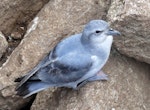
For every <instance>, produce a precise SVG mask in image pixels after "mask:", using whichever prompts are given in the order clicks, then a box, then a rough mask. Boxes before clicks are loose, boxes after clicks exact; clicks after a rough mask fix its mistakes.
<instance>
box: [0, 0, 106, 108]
mask: <svg viewBox="0 0 150 110" xmlns="http://www.w3.org/2000/svg"><path fill="white" fill-rule="evenodd" d="M107 6H108V1H105V2H101V1H100V0H99V1H93V0H82V2H81V1H80V0H76V1H70V0H65V2H64V1H60V0H52V1H50V2H49V3H48V4H47V5H46V6H45V7H44V8H43V9H42V10H41V11H40V12H39V14H38V15H37V16H36V17H35V18H34V20H33V21H32V22H31V24H29V26H28V30H27V32H26V35H25V36H24V39H23V40H22V41H21V43H20V44H19V45H18V47H17V48H16V49H15V50H14V51H13V52H12V54H11V55H10V57H9V58H8V60H7V61H6V63H4V64H3V66H2V67H1V68H0V102H1V103H0V107H1V108H3V110H5V109H13V110H17V109H18V107H20V108H22V107H23V106H24V104H25V102H28V101H30V100H31V99H29V98H27V99H21V98H20V97H18V96H16V95H15V92H14V89H15V85H16V84H15V83H14V79H15V78H17V77H20V76H23V75H24V74H26V73H27V72H28V71H30V70H31V69H32V68H33V67H34V66H35V65H36V64H37V63H38V62H39V61H40V60H41V59H42V58H43V57H44V56H45V55H46V54H47V53H48V52H49V51H50V50H51V49H52V47H54V45H55V44H56V43H57V42H58V41H60V39H62V38H63V37H66V36H68V35H70V34H74V33H77V32H81V30H82V27H83V26H84V24H86V23H87V22H88V21H90V20H91V19H101V18H106V11H107V8H108V7H107ZM8 97H9V98H8ZM3 98H4V99H6V100H3ZM8 102H9V104H8ZM14 102H15V104H14Z"/></svg>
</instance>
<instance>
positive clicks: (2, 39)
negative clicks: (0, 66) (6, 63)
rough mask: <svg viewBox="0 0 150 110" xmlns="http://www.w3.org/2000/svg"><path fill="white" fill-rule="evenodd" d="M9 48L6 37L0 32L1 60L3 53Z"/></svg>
mask: <svg viewBox="0 0 150 110" xmlns="http://www.w3.org/2000/svg"><path fill="white" fill-rule="evenodd" d="M7 47H8V43H7V41H6V39H5V37H4V35H3V34H2V33H1V32H0V58H1V57H2V55H3V53H4V52H5V51H6V49H7Z"/></svg>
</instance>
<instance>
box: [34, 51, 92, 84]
mask: <svg viewBox="0 0 150 110" xmlns="http://www.w3.org/2000/svg"><path fill="white" fill-rule="evenodd" d="M91 66H92V60H91V58H90V57H89V55H85V54H82V53H78V52H70V53H68V54H66V55H64V56H62V57H59V58H57V59H56V60H55V61H54V62H52V63H51V64H49V65H46V66H45V67H43V68H41V69H40V70H39V71H38V72H37V74H36V75H37V76H38V78H39V79H40V80H41V81H43V82H47V83H51V84H58V85H60V84H65V83H69V82H74V81H77V80H78V79H80V78H82V77H83V76H84V75H85V74H86V73H87V72H88V71H89V70H90V67H91Z"/></svg>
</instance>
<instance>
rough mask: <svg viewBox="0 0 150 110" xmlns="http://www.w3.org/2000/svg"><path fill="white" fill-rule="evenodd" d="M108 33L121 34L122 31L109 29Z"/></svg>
mask: <svg viewBox="0 0 150 110" xmlns="http://www.w3.org/2000/svg"><path fill="white" fill-rule="evenodd" d="M106 34H107V35H112V36H120V35H121V33H120V32H119V31H117V30H113V29H109V30H108V31H107V33H106Z"/></svg>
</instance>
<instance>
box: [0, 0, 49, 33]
mask: <svg viewBox="0 0 150 110" xmlns="http://www.w3.org/2000/svg"><path fill="white" fill-rule="evenodd" d="M48 1H49V0H3V1H1V3H0V16H1V17H0V31H2V32H3V33H4V34H5V35H7V36H8V35H10V34H11V32H12V31H13V30H16V29H17V28H18V26H26V25H27V24H28V23H29V22H30V21H31V20H32V19H33V17H34V16H35V15H36V14H37V13H38V11H39V10H40V9H41V8H42V7H43V5H44V4H46V3H47V2H48Z"/></svg>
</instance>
